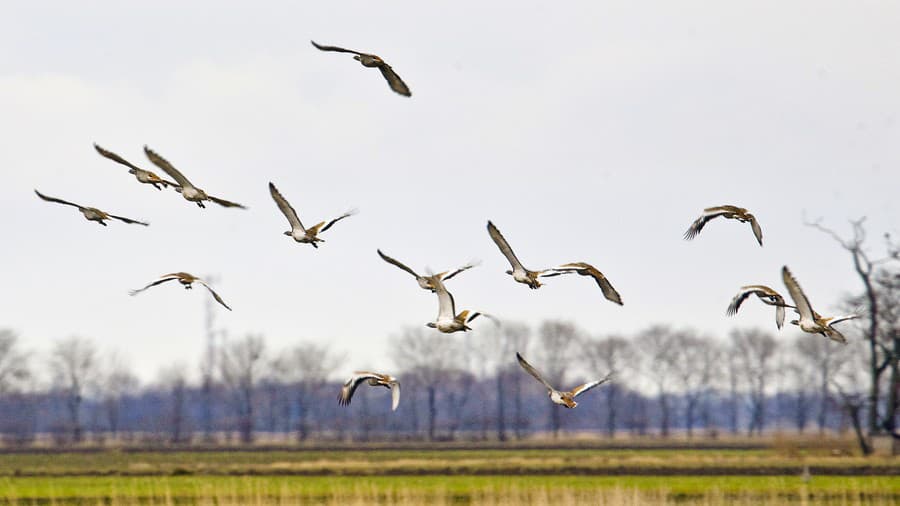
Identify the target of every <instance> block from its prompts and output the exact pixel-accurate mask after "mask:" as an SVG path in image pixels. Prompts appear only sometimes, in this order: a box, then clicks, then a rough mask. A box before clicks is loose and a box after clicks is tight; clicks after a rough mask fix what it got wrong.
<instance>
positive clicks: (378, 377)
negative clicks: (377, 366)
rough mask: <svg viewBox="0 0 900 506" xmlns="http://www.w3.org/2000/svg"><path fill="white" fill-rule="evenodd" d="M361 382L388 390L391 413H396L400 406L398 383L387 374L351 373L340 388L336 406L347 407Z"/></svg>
mask: <svg viewBox="0 0 900 506" xmlns="http://www.w3.org/2000/svg"><path fill="white" fill-rule="evenodd" d="M363 382H365V383H368V385H369V386H373V387H377V386H382V387H385V388H389V389H390V390H391V411H397V406H399V405H400V383H399V382H398V381H397V378H395V377H393V376H391V375H389V374H378V373H377V372H366V371H356V372H355V373H353V376H350V379H348V380H347V381H345V382H344V386H343V387H341V393H340V395H338V404H340V405H341V406H348V405H349V404H350V400H351V399H352V398H353V393H354V392H356V387H358V386H359V385H360V384H362V383H363Z"/></svg>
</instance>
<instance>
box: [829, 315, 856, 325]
mask: <svg viewBox="0 0 900 506" xmlns="http://www.w3.org/2000/svg"><path fill="white" fill-rule="evenodd" d="M859 316H860V315H858V314H856V313H852V314H845V315H841V316H833V317H831V318H828V326H829V327H830V326H832V325H834V324H835V323H840V322H843V321H847V320H852V319H854V318H859Z"/></svg>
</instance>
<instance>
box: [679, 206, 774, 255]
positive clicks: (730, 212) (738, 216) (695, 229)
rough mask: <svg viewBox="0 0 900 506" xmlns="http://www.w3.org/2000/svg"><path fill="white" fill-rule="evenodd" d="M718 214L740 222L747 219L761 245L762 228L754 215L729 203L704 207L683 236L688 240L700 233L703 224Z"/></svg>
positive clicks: (744, 221) (745, 221)
mask: <svg viewBox="0 0 900 506" xmlns="http://www.w3.org/2000/svg"><path fill="white" fill-rule="evenodd" d="M718 216H723V217H725V218H730V219H733V220H738V221H739V222H741V223H747V222H748V221H749V222H750V228H752V229H753V235H755V236H756V241H757V242H759V245H760V246H762V243H763V242H762V228H760V226H759V222H758V221H756V217H755V216H753V215H752V214H750V213H749V212H748V211H747V210H746V209H744V208H743V207H737V206H729V205H724V206H716V207H708V208H706V209H704V210H703V214H701V215H700V217H699V218H697V219H696V220H694V223H691V226H690V227H689V228H688V229H687V232H685V233H684V238H685V239H686V240H688V241H689V240H691V239H693V238H694V237H697V234H699V233H700V231H701V230H702V229H703V226H704V225H706V223H707V222H709V220H711V219H713V218H716V217H718Z"/></svg>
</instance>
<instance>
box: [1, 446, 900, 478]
mask: <svg viewBox="0 0 900 506" xmlns="http://www.w3.org/2000/svg"><path fill="white" fill-rule="evenodd" d="M804 465H807V466H809V467H810V469H811V471H812V472H813V474H820V475H821V474H832V475H886V474H900V467H898V465H897V460H896V459H894V458H891V457H868V458H864V457H859V456H854V455H848V454H844V453H837V454H835V453H834V452H832V451H830V450H828V449H815V450H803V451H802V452H797V451H795V450H790V451H785V450H780V449H766V450H683V449H677V450H661V449H652V450H644V449H631V450H623V449H615V450H595V449H589V450H572V449H562V450H534V449H527V450H521V449H515V450H368V451H324V450H315V451H308V450H301V451H266V452H245V451H239V452H232V451H211V452H189V451H175V452H171V451H166V452H153V451H140V452H123V451H103V452H70V453H12V454H5V455H2V457H0V476H73V475H110V474H114V475H124V476H128V475H131V476H151V475H310V476H321V475H326V476H327V475H334V476H341V475H373V474H375V475H481V474H505V475H529V474H562V475H609V474H626V475H635V474H638V475H647V474H652V475H672V474H680V475H684V474H687V475H694V474H698V475H705V474H718V475H742V474H743V475H786V474H795V475H799V474H800V472H801V470H802V468H803V466H804Z"/></svg>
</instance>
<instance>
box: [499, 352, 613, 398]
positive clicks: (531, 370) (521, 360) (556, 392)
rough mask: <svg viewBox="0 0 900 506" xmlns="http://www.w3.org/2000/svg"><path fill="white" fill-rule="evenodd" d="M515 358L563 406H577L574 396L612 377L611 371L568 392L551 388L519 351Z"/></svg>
mask: <svg viewBox="0 0 900 506" xmlns="http://www.w3.org/2000/svg"><path fill="white" fill-rule="evenodd" d="M516 360H518V361H519V365H521V366H522V369H525V371H526V372H527V373H528V374H530V375H532V376H534V378H535V379H536V380H538V381H540V382H541V383H543V384H544V386H545V387H547V391H548V393H549V395H550V400H551V401H553V402H554V403H556V404H559V405H560V406H565V407H567V408H574V407H575V406H578V403H577V402H575V398H576V397H578V396H579V395H581V394H583V393H585V392H587V391H588V390H590V389H592V388H594V387H596V386H600V385H602V384H604V383H606V382H607V381H609V380H610V378H611V377H612V373H609V374H607V375H606V376H605V377H604V378H603V379H600V380H597V381H591V382H590V383H585V384H583V385H578V386H577V387H575V388H573V389H572V390H570V391H568V392H561V391H559V390H557V389H555V388H553V385H551V384H550V383H548V382H547V380H545V379H544V377H543V376H541V373H539V372H538V371H537V369H535V368H534V367H533V366H532V365H531V364H529V363H528V362H526V361H525V359H524V358H522V355H521V354H520V353H519V352H516Z"/></svg>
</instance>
